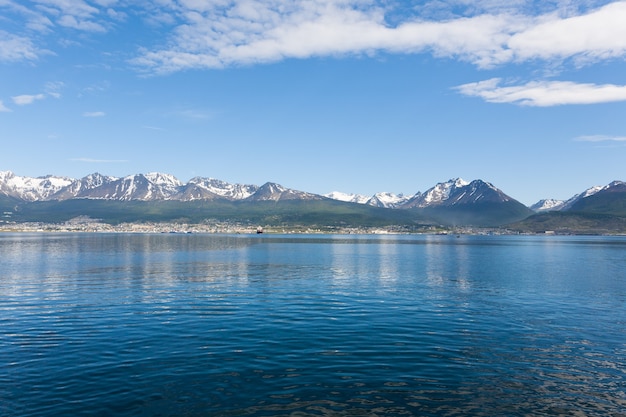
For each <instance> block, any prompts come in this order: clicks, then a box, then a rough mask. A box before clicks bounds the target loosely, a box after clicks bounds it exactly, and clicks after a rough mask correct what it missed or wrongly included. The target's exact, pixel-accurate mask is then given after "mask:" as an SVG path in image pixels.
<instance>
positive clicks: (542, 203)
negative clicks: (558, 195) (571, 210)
mask: <svg viewBox="0 0 626 417" xmlns="http://www.w3.org/2000/svg"><path fill="white" fill-rule="evenodd" d="M564 204H565V201H563V200H555V199H552V198H548V199H544V200H539V201H537V202H536V203H535V204H533V205H532V206H530V207H529V208H530V209H531V210H532V211H535V212H537V213H542V212H544V211H559V210H561V208H562V207H563V205H564Z"/></svg>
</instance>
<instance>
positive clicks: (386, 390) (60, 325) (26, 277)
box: [0, 233, 626, 417]
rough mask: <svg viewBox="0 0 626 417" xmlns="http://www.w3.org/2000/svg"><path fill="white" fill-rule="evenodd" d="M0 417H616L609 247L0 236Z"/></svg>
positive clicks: (621, 328)
mask: <svg viewBox="0 0 626 417" xmlns="http://www.w3.org/2000/svg"><path fill="white" fill-rule="evenodd" d="M0 273H1V278H0V279H1V280H0V415H2V416H7V417H8V416H11V417H12V416H70V415H71V416H287V415H289V416H355V415H358V416H438V415H448V416H472V415H475V416H495V415H572V416H574V415H576V416H579V415H587V416H606V415H612V416H626V238H623V237H558V236H460V237H458V238H457V237H455V236H404V235H402V236H361V235H359V236H347V235H336V236H334V235H330V236H329V235H298V236H291V235H260V236H257V235H254V236H252V235H211V234H189V235H180V234H44V233H41V234H0Z"/></svg>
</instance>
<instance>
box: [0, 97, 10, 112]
mask: <svg viewBox="0 0 626 417" xmlns="http://www.w3.org/2000/svg"><path fill="white" fill-rule="evenodd" d="M10 111H12V110H11V109H10V108H8V107H6V106H5V105H4V103H3V102H2V100H0V113H3V112H10Z"/></svg>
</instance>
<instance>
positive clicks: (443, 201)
mask: <svg viewBox="0 0 626 417" xmlns="http://www.w3.org/2000/svg"><path fill="white" fill-rule="evenodd" d="M507 201H513V199H512V198H511V197H509V196H508V195H506V194H504V193H503V192H502V191H500V190H499V189H498V188H496V187H494V186H493V185H492V184H490V183H488V182H485V181H482V180H474V181H472V182H467V181H465V180H463V179H461V178H455V179H451V180H449V181H446V182H441V183H439V184H437V185H435V186H434V187H432V188H430V189H429V190H427V191H426V192H424V193H423V194H420V193H418V194H416V195H415V196H413V197H411V198H410V199H409V200H408V201H407V202H406V203H404V204H402V205H401V206H400V208H426V207H451V206H456V205H462V204H473V203H478V202H490V203H502V202H507Z"/></svg>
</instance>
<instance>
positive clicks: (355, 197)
mask: <svg viewBox="0 0 626 417" xmlns="http://www.w3.org/2000/svg"><path fill="white" fill-rule="evenodd" d="M324 197H326V198H330V199H331V200H337V201H344V202H346V203H357V204H366V203H367V202H368V201H369V200H370V199H371V197H368V196H366V195H363V194H353V193H342V192H341V191H333V192H331V193H328V194H324Z"/></svg>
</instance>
